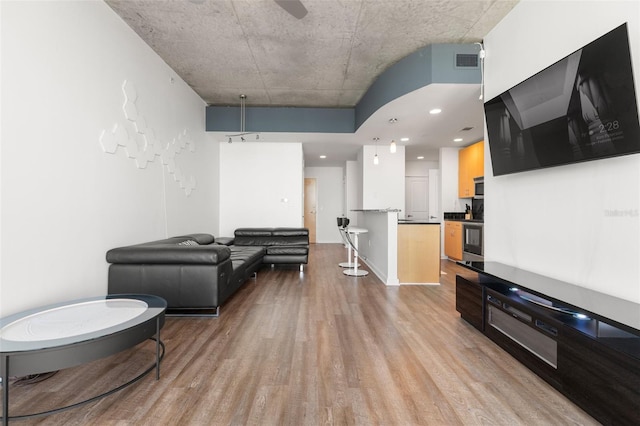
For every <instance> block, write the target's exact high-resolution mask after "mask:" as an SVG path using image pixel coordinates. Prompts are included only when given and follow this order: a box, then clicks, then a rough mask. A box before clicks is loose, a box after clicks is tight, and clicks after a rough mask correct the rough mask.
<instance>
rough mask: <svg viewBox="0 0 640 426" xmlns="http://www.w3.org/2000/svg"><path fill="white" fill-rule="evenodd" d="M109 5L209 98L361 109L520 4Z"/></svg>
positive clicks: (153, 0)
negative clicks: (395, 78) (398, 72)
mask: <svg viewBox="0 0 640 426" xmlns="http://www.w3.org/2000/svg"><path fill="white" fill-rule="evenodd" d="M107 3H108V4H109V6H110V7H111V8H112V9H113V10H114V11H115V12H116V13H118V14H119V15H120V16H121V17H122V18H123V19H124V21H125V22H126V23H127V24H128V25H129V26H130V27H131V28H133V30H134V31H136V33H138V34H139V35H140V37H142V39H143V40H145V42H146V43H147V44H149V46H151V47H152V48H153V49H154V50H155V51H156V52H157V53H158V54H159V55H160V56H161V57H162V58H163V59H164V60H165V61H166V62H167V64H169V66H171V68H173V69H174V70H175V71H176V73H178V74H179V75H180V76H181V77H182V78H183V79H184V80H185V81H186V82H187V83H188V84H189V85H190V86H191V87H192V88H193V89H194V90H195V91H196V92H197V93H198V94H199V95H200V96H201V97H202V99H203V100H204V101H205V102H206V103H208V104H214V105H238V103H239V95H240V94H245V95H247V105H248V106H254V105H268V106H312V107H353V106H354V105H356V104H357V102H358V101H359V100H360V98H361V97H362V95H363V94H364V93H365V92H366V90H367V89H368V88H369V86H370V85H371V84H372V83H373V81H374V80H375V79H376V77H377V76H378V75H380V74H381V73H382V72H383V71H384V70H386V69H387V68H388V67H389V66H391V65H392V64H394V63H395V62H397V61H398V60H400V59H402V58H403V57H405V56H407V55H408V54H410V53H412V52H415V51H416V50H418V49H420V48H422V47H424V46H426V45H429V44H434V43H474V42H479V41H481V40H482V38H483V37H484V36H485V35H486V34H487V33H488V32H489V30H491V29H492V28H493V27H494V26H495V24H496V23H497V22H498V21H500V20H501V19H502V18H503V17H504V16H505V15H506V14H507V13H508V12H509V11H510V10H511V9H512V8H513V6H514V5H515V4H516V3H517V0H513V1H512V0H508V1H507V0H449V1H446V0H302V3H303V4H304V6H305V7H306V9H307V10H308V13H307V15H306V16H304V17H303V18H302V19H297V18H295V17H293V16H292V15H290V14H289V13H287V12H286V11H285V10H284V9H283V8H282V7H280V6H279V5H278V4H277V3H276V2H275V1H274V0H148V1H145V0H107ZM451 94H452V95H454V93H453V92H451ZM442 107H443V109H446V106H442ZM476 110H477V111H479V113H480V114H481V113H482V112H481V109H478V106H477V105H476ZM390 114H391V112H390ZM464 115H468V114H466V113H463V114H461V116H464ZM385 121H386V120H385ZM459 124H460V126H459V128H462V127H465V125H466V124H465V123H459ZM452 126H453V127H452V128H455V127H456V126H457V125H454V124H452ZM422 131H423V133H424V132H425V131H426V130H424V129H423V130H422ZM372 132H373V133H375V130H373V131H372Z"/></svg>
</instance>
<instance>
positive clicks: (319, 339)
mask: <svg viewBox="0 0 640 426" xmlns="http://www.w3.org/2000/svg"><path fill="white" fill-rule="evenodd" d="M345 257H346V253H345V249H344V248H343V247H342V246H341V245H338V244H318V245H312V249H311V255H310V260H309V265H308V266H307V267H306V269H305V272H304V274H300V273H299V272H298V270H297V267H290V268H289V267H276V268H274V269H269V268H266V269H264V270H261V271H260V272H259V274H258V278H257V279H255V280H250V281H249V282H247V283H246V284H245V285H244V286H243V288H242V289H241V290H240V291H239V292H238V293H237V294H236V295H235V296H234V297H233V298H232V299H231V300H230V301H229V302H227V303H226V304H225V305H224V306H223V307H222V309H221V316H220V318H217V319H212V318H175V317H174V318H167V321H166V324H165V327H164V328H163V330H162V339H163V340H164V342H165V344H166V348H167V353H166V356H165V358H164V361H163V363H162V368H161V378H160V381H156V380H155V378H154V377H153V374H151V375H149V376H147V377H145V378H144V379H143V380H142V381H140V382H138V383H137V384H135V385H133V386H131V387H129V388H127V389H125V390H123V391H121V392H119V393H116V394H114V395H112V396H109V397H107V398H105V399H102V400H100V401H98V402H95V403H92V404H89V405H86V406H83V407H80V408H77V409H74V410H70V411H67V412H64V413H60V414H56V415H52V416H48V417H42V418H38V419H30V420H26V421H21V422H20V423H18V424H21V425H28V424H65V425H74V424H75V425H84V424H95V425H130V424H136V425H137V424H153V425H178V424H179V425H244V424H248V425H320V424H336V425H348V424H360V425H476V424H483V425H493V424H495V425H593V424H598V423H597V422H596V421H595V420H593V419H592V418H591V417H589V416H588V415H587V414H585V413H584V412H583V411H582V410H581V409H579V408H578V407H576V406H575V405H573V404H572V403H571V402H569V401H568V400H567V399H566V398H565V397H564V396H562V395H561V394H559V393H558V392H557V391H556V390H554V389H553V388H552V387H551V386H549V385H548V384H546V383H545V382H544V381H542V380H541V379H539V378H538V377H537V376H536V375H535V374H533V373H531V372H530V371H529V370H528V369H527V368H525V367H524V366H522V365H521V364H519V363H518V362H517V361H516V360H514V359H513V358H512V357H511V356H509V355H508V354H507V353H506V352H504V351H503V350H502V349H500V348H499V347H498V346H496V345H495V344H494V343H492V342H491V341H490V340H488V339H487V338H485V337H484V336H483V335H482V334H480V333H479V332H478V331H476V330H475V329H474V328H473V327H471V326H470V325H468V324H467V323H466V322H465V321H463V320H461V319H460V317H459V315H458V313H457V312H456V311H455V275H456V273H462V274H468V273H469V272H467V271H466V270H465V269H464V268H460V267H459V266H457V265H455V264H454V263H452V262H449V261H443V262H442V270H443V271H444V272H445V274H443V275H442V277H441V285H440V286H401V287H386V286H385V285H383V284H382V283H381V282H380V281H379V280H378V279H377V278H376V277H375V276H374V275H373V274H369V276H367V277H364V278H354V277H347V276H345V275H343V274H342V269H341V268H339V267H338V266H337V264H338V263H339V262H342V261H344V260H345ZM365 269H366V268H365ZM153 349H154V345H153V343H152V342H148V343H143V344H141V345H139V346H137V347H136V348H133V349H131V350H128V351H125V352H122V353H120V354H118V355H114V356H112V357H109V358H106V359H103V360H100V361H96V362H93V363H91V364H87V365H84V366H80V367H76V368H71V369H67V370H63V371H61V372H59V373H58V374H56V375H55V376H53V377H52V378H50V379H48V380H46V381H43V382H41V383H38V384H33V385H24V386H12V387H11V400H10V401H11V406H10V408H11V413H12V414H13V415H18V414H22V413H25V412H35V411H42V410H46V409H49V408H52V407H55V406H60V405H63V404H69V403H72V402H74V401H79V400H82V399H84V398H86V397H88V396H91V395H94V394H97V393H100V392H103V391H105V390H108V389H109V388H110V387H113V386H114V385H117V384H119V383H122V382H123V381H126V380H127V379H128V378H131V377H133V375H135V374H136V373H137V372H138V371H141V370H142V369H144V368H145V367H147V366H148V365H150V363H151V362H152V360H153Z"/></svg>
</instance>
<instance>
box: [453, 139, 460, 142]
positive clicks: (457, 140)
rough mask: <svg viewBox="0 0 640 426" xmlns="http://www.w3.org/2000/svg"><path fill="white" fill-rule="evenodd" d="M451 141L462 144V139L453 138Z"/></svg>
mask: <svg viewBox="0 0 640 426" xmlns="http://www.w3.org/2000/svg"><path fill="white" fill-rule="evenodd" d="M453 141H454V142H462V138H455V139H454V140H453Z"/></svg>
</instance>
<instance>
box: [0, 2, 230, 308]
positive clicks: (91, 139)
mask: <svg viewBox="0 0 640 426" xmlns="http://www.w3.org/2000/svg"><path fill="white" fill-rule="evenodd" d="M0 19H1V28H2V39H1V43H2V45H1V49H2V76H1V85H2V105H3V108H2V112H1V114H2V116H1V121H2V131H1V132H2V145H1V147H0V149H1V155H0V158H1V174H2V180H1V185H2V187H1V191H0V197H1V203H2V209H1V210H2V222H1V226H0V229H1V232H0V238H1V246H2V252H1V258H0V264H1V277H0V316H6V315H9V314H12V313H15V312H18V311H21V310H24V309H27V308H32V307H35V306H40V305H44V304H49V303H55V302H59V301H63V300H71V299H76V298H81V297H88V296H100V295H105V294H106V293H107V263H106V261H105V253H106V251H107V250H109V249H110V248H113V247H117V246H122V245H128V244H132V243H137V242H144V241H151V240H154V239H160V238H164V237H166V236H168V235H175V234H182V233H186V232H214V233H215V232H216V231H217V229H216V228H217V224H216V222H215V214H214V213H213V211H212V208H213V206H214V205H216V204H217V200H216V199H215V197H216V193H215V191H216V190H215V188H216V187H217V186H218V182H217V181H216V177H215V175H216V172H215V165H213V166H212V164H211V163H210V160H211V159H212V158H215V156H216V149H217V148H215V147H212V146H211V145H208V144H206V143H205V132H204V108H205V104H204V102H203V101H202V100H201V99H200V97H199V96H197V95H196V94H195V92H193V90H191V89H190V88H189V87H188V86H187V84H186V83H185V82H184V81H182V80H181V79H180V78H179V77H178V76H177V75H176V74H175V72H173V71H172V70H171V69H170V68H169V67H168V66H167V65H166V63H165V62H164V61H162V59H160V58H159V57H158V56H157V55H156V54H155V52H153V50H152V49H151V48H150V47H149V46H147V45H146V44H145V43H144V42H143V41H142V40H141V39H140V38H139V37H138V36H137V35H136V34H135V33H134V32H133V31H132V30H131V29H130V28H129V27H128V26H127V25H126V24H125V23H124V22H123V21H122V19H121V18H120V17H118V16H117V15H116V14H115V13H114V12H113V11H112V10H111V9H110V8H109V7H108V6H107V5H106V4H105V3H103V2H101V1H100V2H99V1H68V2H61V1H56V2H5V1H3V2H0Z"/></svg>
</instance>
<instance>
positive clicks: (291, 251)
mask: <svg viewBox="0 0 640 426" xmlns="http://www.w3.org/2000/svg"><path fill="white" fill-rule="evenodd" d="M267 254H271V255H278V254H280V255H301V256H304V255H307V254H309V247H307V246H269V247H267Z"/></svg>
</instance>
